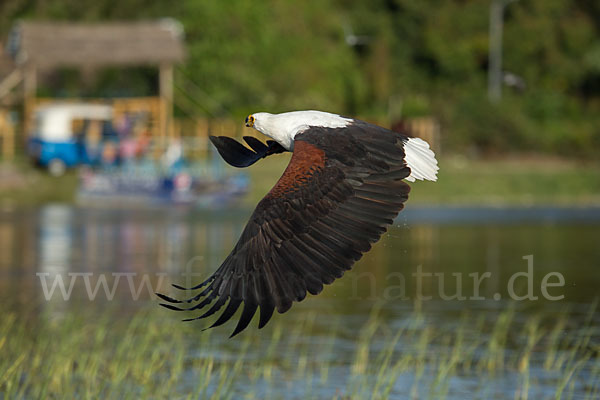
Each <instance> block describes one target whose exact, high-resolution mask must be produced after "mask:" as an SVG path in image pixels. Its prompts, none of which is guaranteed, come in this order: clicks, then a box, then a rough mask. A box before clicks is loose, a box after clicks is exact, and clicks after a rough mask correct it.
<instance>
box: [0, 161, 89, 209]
mask: <svg viewBox="0 0 600 400" xmlns="http://www.w3.org/2000/svg"><path fill="white" fill-rule="evenodd" d="M76 190H77V173H76V171H69V172H68V173H67V174H66V175H65V176H62V177H60V178H56V177H53V176H51V175H50V174H49V173H48V172H47V171H45V170H43V169H40V168H36V167H35V166H33V165H32V164H31V162H30V161H29V160H27V159H18V160H16V161H15V162H14V163H11V164H8V163H0V208H4V207H9V208H10V207H14V206H36V205H41V204H45V203H71V202H73V201H74V198H75V191H76Z"/></svg>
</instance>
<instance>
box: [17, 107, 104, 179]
mask: <svg viewBox="0 0 600 400" xmlns="http://www.w3.org/2000/svg"><path fill="white" fill-rule="evenodd" d="M112 119H113V108H112V106H108V105H102V104H86V103H55V104H50V105H46V106H42V107H40V108H38V110H37V112H36V113H35V120H34V128H33V132H32V134H31V136H30V139H29V144H28V151H29V155H30V156H31V157H32V158H33V160H34V161H35V162H36V163H37V164H39V165H40V166H43V167H45V168H48V171H50V173H51V174H53V175H62V174H63V173H64V172H65V170H66V169H67V168H68V167H74V166H77V165H81V164H95V163H98V162H100V157H101V154H102V147H103V146H105V145H106V143H107V141H110V140H113V138H114V137H115V133H114V131H113V128H112Z"/></svg>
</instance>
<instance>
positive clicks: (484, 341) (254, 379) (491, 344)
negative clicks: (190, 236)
mask: <svg viewBox="0 0 600 400" xmlns="http://www.w3.org/2000/svg"><path fill="white" fill-rule="evenodd" d="M595 312H596V307H595V305H593V306H592V308H591V310H590V313H589V315H588V318H587V319H585V321H580V322H576V321H573V320H572V319H571V315H570V313H569V310H566V309H565V310H564V311H562V312H560V313H558V314H548V313H542V312H540V313H539V314H533V315H531V314H528V315H529V316H528V318H527V320H526V321H525V322H524V323H521V324H517V323H516V322H515V318H516V315H517V311H516V310H515V307H514V306H509V307H507V308H506V309H505V310H504V311H501V312H499V313H498V314H497V315H496V318H495V321H490V320H489V318H488V319H486V316H485V315H484V314H483V313H481V312H480V313H476V312H471V313H467V312H465V313H464V314H463V315H462V317H461V318H460V319H459V320H458V321H455V323H454V324H453V326H452V327H442V326H439V325H436V321H435V320H434V319H432V318H431V317H428V316H427V315H426V314H424V313H423V312H422V311H420V308H418V307H417V308H416V309H415V311H414V312H413V315H409V316H406V318H404V319H403V323H402V324H401V325H400V326H399V327H396V328H392V327H391V326H390V325H389V323H386V322H384V319H383V318H382V317H381V316H380V314H381V307H380V305H377V306H375V307H373V311H372V313H371V315H370V317H369V318H368V320H367V321H366V322H365V323H364V325H363V326H362V328H361V329H360V331H358V332H348V331H347V330H345V329H344V327H343V326H342V324H341V322H340V320H339V319H332V320H331V323H329V324H328V325H327V326H328V329H325V330H323V328H322V327H321V328H319V327H318V326H317V324H316V322H317V321H318V318H322V315H321V316H319V315H320V314H315V313H305V314H304V315H303V316H301V317H300V318H297V319H295V320H290V319H289V318H288V319H286V318H275V321H274V322H273V326H271V327H269V328H267V329H265V330H262V331H258V330H256V329H254V328H251V329H249V330H248V331H247V332H244V333H243V334H242V335H240V336H238V337H236V338H235V339H231V340H229V339H224V336H225V335H224V332H223V331H222V330H218V329H217V330H208V331H205V332H201V331H200V328H199V325H197V324H183V323H181V322H179V321H178V320H176V319H174V318H170V314H167V315H169V317H165V314H164V313H160V312H157V310H156V309H154V308H152V309H151V310H141V311H138V312H136V313H134V315H132V316H131V317H130V318H119V319H118V320H116V321H115V320H114V316H115V315H116V314H115V310H108V311H106V312H105V313H104V314H103V315H102V316H101V317H100V318H97V317H96V316H90V315H88V316H86V315H85V314H83V313H76V314H65V315H62V316H60V315H59V316H53V315H45V314H44V313H42V314H41V315H37V316H36V317H35V318H31V317H30V318H26V317H24V316H23V315H18V314H16V313H14V312H11V311H9V310H3V312H2V313H0V354H2V357H1V358H0V397H2V398H7V399H8V398H10V399H13V398H72V399H88V398H89V399H94V398H124V399H137V398H156V399H161V398H174V397H175V398H183V399H238V398H248V399H262V398H282V397H292V398H323V397H324V396H323V394H324V393H326V396H327V397H329V398H334V399H364V398H373V399H385V398H389V397H391V396H393V395H394V394H395V393H396V394H397V393H398V390H401V391H402V393H403V395H405V396H409V397H412V398H419V399H421V398H431V399H438V398H445V397H448V396H450V395H452V394H453V389H452V385H451V382H452V380H453V379H456V378H464V377H468V378H470V382H473V381H474V382H478V383H477V384H476V386H475V387H474V388H473V393H474V394H475V393H477V395H478V396H479V397H492V395H493V393H491V392H490V391H491V390H492V389H490V387H489V384H490V382H493V381H494V380H495V379H502V378H503V377H506V376H508V375H510V376H512V377H516V379H512V380H510V382H516V383H511V385H513V386H512V387H507V388H503V389H504V391H503V393H504V394H505V395H506V397H509V398H516V399H527V398H531V397H532V396H531V394H530V393H531V390H532V388H535V387H536V386H537V385H540V384H542V382H541V380H542V379H541V378H540V374H541V373H542V374H543V375H544V379H543V384H544V385H546V387H547V385H550V386H551V387H552V390H553V391H554V393H555V395H554V396H555V397H556V398H557V399H559V398H571V397H573V396H574V395H577V396H578V398H582V397H583V398H589V399H593V398H597V396H598V395H599V394H600V361H599V357H598V354H599V353H600V347H599V344H598V341H597V340H598V337H599V336H600V335H599V328H598V327H597V326H594V319H593V318H594V313H595ZM30 315H33V314H30ZM286 317H287V316H286ZM596 322H597V321H596ZM342 340H343V341H344V342H345V343H346V345H345V347H344V348H343V349H342V348H340V347H338V345H339V343H340V342H341V341H342ZM347 352H350V353H351V354H347ZM342 356H344V357H342ZM344 360H345V361H344ZM340 371H342V372H341V373H340ZM540 371H542V372H540ZM548 377H550V378H548ZM549 379H550V383H549ZM398 385H401V388H400V389H399V387H398ZM287 388H289V392H286V390H287ZM459 397H460V396H459ZM496 397H497V395H496Z"/></svg>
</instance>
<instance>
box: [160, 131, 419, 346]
mask: <svg viewBox="0 0 600 400" xmlns="http://www.w3.org/2000/svg"><path fill="white" fill-rule="evenodd" d="M367 128H368V129H367ZM404 140H405V137H404V136H402V135H399V134H397V133H394V132H391V131H387V130H384V129H383V128H378V129H375V130H374V129H373V126H370V125H366V124H365V125H360V124H357V125H355V126H352V127H350V128H345V129H343V130H340V129H326V128H311V129H309V130H308V131H306V132H304V133H302V134H300V135H298V136H297V137H296V140H295V142H294V152H293V155H292V159H291V161H290V163H289V165H288V166H287V168H286V170H285V172H284V173H283V175H282V176H281V178H280V179H279V181H278V182H277V183H276V184H275V186H274V187H273V189H271V191H270V192H269V193H268V194H267V195H266V196H265V197H264V198H263V199H262V200H261V201H260V202H259V204H258V205H257V207H256V209H255V210H254V213H253V214H252V216H251V217H250V220H249V221H248V224H247V225H246V227H245V229H244V231H243V232H242V235H241V237H240V239H239V241H238V243H237V244H236V246H235V248H234V249H233V250H232V252H231V253H230V254H229V256H228V257H227V258H226V259H225V261H224V262H223V264H222V265H221V266H220V267H219V268H218V270H217V271H216V272H215V273H214V274H213V275H212V276H210V277H209V278H208V279H207V280H206V281H204V282H203V283H202V284H200V285H198V286H196V287H195V288H193V289H199V288H201V287H203V286H207V287H206V288H205V289H204V290H203V291H202V292H201V293H200V294H199V295H197V296H195V297H193V298H191V299H189V300H187V302H188V303H195V302H197V301H200V300H201V299H202V298H203V297H204V299H202V301H201V302H200V303H198V304H196V305H194V306H191V307H189V308H182V307H175V306H173V305H170V304H167V305H165V306H167V307H168V308H170V309H180V310H190V309H194V310H195V309H201V308H204V307H207V306H208V305H209V304H212V307H210V308H209V309H208V311H206V312H205V313H204V314H202V315H200V316H199V317H196V318H194V319H199V318H205V317H208V316H209V315H212V314H214V313H216V312H217V311H219V310H220V309H221V308H222V307H223V306H224V305H225V304H226V303H227V301H229V303H227V304H228V305H227V306H226V308H225V310H224V311H223V313H222V314H221V315H220V317H219V318H218V319H217V321H216V322H215V323H214V324H213V325H212V326H218V325H221V324H223V323H224V322H226V321H227V320H229V319H230V318H231V317H232V316H233V315H234V313H235V312H236V311H237V309H238V308H239V306H240V305H241V304H242V303H244V311H243V312H242V315H241V317H240V320H239V322H238V325H237V326H236V328H235V330H234V332H233V334H232V336H233V335H236V334H237V333H239V332H241V331H242V330H243V329H245V328H246V327H247V326H248V324H249V323H250V321H251V320H252V317H253V316H254V314H255V312H256V310H257V308H260V314H261V315H260V322H259V328H262V327H263V326H264V325H265V324H266V323H267V322H268V321H269V319H270V318H271V316H272V314H273V311H274V309H275V308H276V309H277V311H278V312H280V313H284V312H285V311H287V310H288V309H289V308H290V307H291V306H292V303H293V302H294V301H301V300H303V299H304V298H305V297H306V292H307V291H308V292H309V293H311V294H318V293H319V292H320V291H321V290H322V289H323V284H330V283H332V282H333V281H334V280H335V279H336V278H339V277H341V276H342V275H343V273H344V271H346V270H348V269H350V267H351V266H352V265H353V264H354V263H355V262H356V261H357V260H358V259H360V258H361V256H362V254H363V253H364V252H366V251H368V250H369V249H370V248H371V244H372V243H374V242H376V241H377V240H379V238H380V237H381V235H382V233H384V232H385V231H386V229H387V226H388V225H390V224H391V223H392V221H393V219H394V218H395V217H396V215H397V214H398V212H399V211H400V210H401V209H402V208H403V203H404V202H405V201H406V199H407V198H408V193H409V191H410V187H409V186H408V185H407V184H406V183H404V182H403V181H401V179H403V178H406V177H407V176H408V175H409V174H410V169H409V168H408V167H407V166H406V164H405V163H404V152H403V149H402V142H403V141H404ZM160 296H161V298H163V299H164V300H167V301H169V302H172V303H173V302H174V303H184V302H182V301H179V300H174V299H171V298H169V297H167V296H164V295H160ZM213 302H214V303H213ZM190 305H192V304H190Z"/></svg>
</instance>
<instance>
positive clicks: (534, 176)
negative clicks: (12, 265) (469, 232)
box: [0, 155, 600, 208]
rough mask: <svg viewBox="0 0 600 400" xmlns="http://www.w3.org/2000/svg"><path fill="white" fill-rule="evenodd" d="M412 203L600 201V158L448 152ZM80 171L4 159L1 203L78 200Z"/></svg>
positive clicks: (260, 166)
mask: <svg viewBox="0 0 600 400" xmlns="http://www.w3.org/2000/svg"><path fill="white" fill-rule="evenodd" d="M289 157H290V156H289V155H277V156H272V157H269V158H266V159H264V160H261V161H260V162H259V163H257V164H255V165H253V166H252V167H250V168H248V169H246V170H245V171H247V172H248V174H249V175H250V178H251V181H252V184H251V189H250V193H249V194H248V196H246V197H245V199H244V200H243V205H244V206H247V207H253V206H254V205H255V204H256V203H257V202H258V201H259V200H260V199H261V198H262V197H263V196H264V195H265V193H267V192H268V191H269V190H270V188H271V187H272V186H273V185H274V183H275V182H276V181H277V179H278V178H279V176H281V174H282V173H283V171H284V169H285V167H286V165H287V163H288V160H289ZM411 186H412V192H411V195H410V200H409V201H410V202H411V203H412V204H417V205H439V204H443V205H470V206H539V205H544V206H547V205H556V206H597V205H600V163H593V162H586V163H582V162H578V161H576V160H565V159H551V158H541V157H518V158H516V157H515V158H502V159H492V160H489V159H486V160H472V159H468V158H465V157H460V156H447V157H444V158H442V159H441V160H440V172H439V179H438V181H437V182H436V183H431V182H416V183H414V184H411ZM76 189H77V174H76V173H75V172H74V171H72V172H70V173H68V174H67V175H65V176H63V177H60V178H55V177H52V176H50V175H48V174H47V173H46V172H45V171H43V170H40V169H37V168H34V167H33V166H31V165H30V164H29V163H28V162H26V161H19V162H17V163H14V164H0V206H2V207H4V208H6V207H17V206H36V205H41V204H45V203H50V202H53V203H73V202H74V201H75V191H76Z"/></svg>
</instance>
